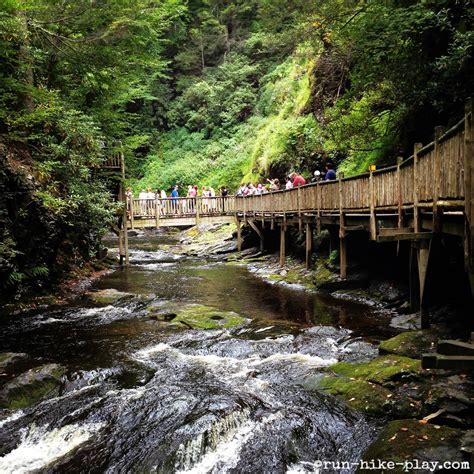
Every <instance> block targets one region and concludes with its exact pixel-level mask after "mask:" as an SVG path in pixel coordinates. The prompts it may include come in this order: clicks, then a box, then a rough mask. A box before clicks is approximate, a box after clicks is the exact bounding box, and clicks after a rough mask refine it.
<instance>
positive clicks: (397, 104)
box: [0, 0, 474, 297]
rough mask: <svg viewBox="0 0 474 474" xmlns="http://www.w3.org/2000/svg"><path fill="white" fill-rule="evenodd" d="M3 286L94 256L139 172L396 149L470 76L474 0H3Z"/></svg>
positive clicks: (183, 173) (175, 176) (265, 167)
mask: <svg viewBox="0 0 474 474" xmlns="http://www.w3.org/2000/svg"><path fill="white" fill-rule="evenodd" d="M0 7H1V8H0V62H1V64H2V67H1V69H0V162H1V163H0V289H1V291H2V295H3V296H8V297H11V296H21V294H22V293H24V292H25V291H27V290H30V289H38V288H42V287H45V286H48V285H49V284H50V283H51V282H54V281H56V280H57V279H58V278H60V277H61V276H62V275H64V273H65V272H68V271H70V270H71V269H72V268H77V267H80V266H82V265H84V264H86V263H87V262H89V261H90V260H92V259H94V258H95V256H96V254H97V252H98V251H99V250H100V247H101V244H100V240H101V237H102V235H103V234H104V232H106V231H107V230H108V228H109V227H110V224H111V223H112V221H113V219H114V215H115V214H116V212H117V209H116V206H115V205H114V204H113V203H112V202H111V199H110V196H109V194H108V193H109V189H110V186H108V183H107V181H106V180H104V179H103V178H102V177H101V175H100V173H99V172H97V170H98V169H99V168H100V163H101V162H102V161H103V160H104V159H105V157H106V155H107V154H108V153H110V151H111V150H112V149H113V147H114V146H115V144H117V143H118V142H121V143H122V144H123V147H124V151H125V156H126V162H127V170H128V176H127V179H128V181H129V184H130V185H131V186H133V188H134V190H135V191H138V190H139V189H141V188H143V187H152V188H164V189H169V188H170V187H171V186H172V185H174V184H176V183H177V184H180V185H182V186H186V185H188V184H201V185H203V184H204V185H213V186H215V187H217V186H220V185H226V186H229V187H230V188H231V189H233V188H235V187H236V186H237V185H238V184H239V183H240V182H241V181H253V180H261V179H264V178H267V177H279V178H281V177H283V176H284V175H285V174H287V173H288V172H289V171H290V170H293V169H295V170H298V171H300V172H302V173H303V174H306V175H307V176H309V175H310V174H311V173H312V172H313V171H314V170H315V169H318V168H319V169H322V167H323V166H324V164H325V163H326V162H327V161H329V160H330V161H332V162H334V163H335V164H336V165H337V166H338V168H339V169H340V170H343V171H345V173H346V174H347V175H350V174H355V173H358V172H360V171H365V170H366V168H367V166H368V165H369V164H373V163H376V164H379V165H382V164H386V163H392V162H394V160H395V158H396V156H398V155H400V154H403V155H407V154H409V153H410V152H411V147H412V146H413V142H415V141H425V142H426V141H429V140H431V138H432V131H433V127H434V126H436V125H438V124H449V123H453V122H454V121H456V120H457V119H458V118H459V117H460V115H461V113H462V107H463V103H464V101H465V99H466V98H467V97H468V96H469V95H470V94H471V93H472V91H473V90H474V88H473V85H474V84H473V83H474V79H473V78H474V67H473V63H474V61H473V47H474V33H473V29H472V23H473V17H474V12H473V7H472V4H471V2H470V1H469V0H422V1H412V0H388V1H387V0H373V1H370V2H368V1H364V0H323V1H318V2H314V1H308V0H290V1H287V0H285V1H283V0H187V1H186V0H160V1H150V0H108V1H107V2H104V1H97V0H92V1H91V0H78V1H75V2H68V1H65V0H60V1H51V0H25V1H20V0H0Z"/></svg>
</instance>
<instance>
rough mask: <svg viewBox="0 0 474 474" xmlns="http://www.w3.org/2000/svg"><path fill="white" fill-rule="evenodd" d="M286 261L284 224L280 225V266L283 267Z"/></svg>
mask: <svg viewBox="0 0 474 474" xmlns="http://www.w3.org/2000/svg"><path fill="white" fill-rule="evenodd" d="M285 262H286V226H285V225H284V224H282V225H281V227H280V267H284V266H285Z"/></svg>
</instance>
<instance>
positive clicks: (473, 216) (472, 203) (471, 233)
mask: <svg viewBox="0 0 474 474" xmlns="http://www.w3.org/2000/svg"><path fill="white" fill-rule="evenodd" d="M464 112H465V114H464V150H463V151H464V206H465V219H466V226H465V229H466V230H465V239H464V241H465V244H464V255H465V264H466V271H467V273H468V275H469V279H470V282H471V292H472V295H474V254H473V252H474V194H473V187H474V166H473V161H474V145H473V143H474V131H473V121H474V99H473V98H472V97H471V98H470V99H469V100H468V101H467V102H466V106H465V111H464Z"/></svg>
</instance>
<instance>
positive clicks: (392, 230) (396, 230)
mask: <svg viewBox="0 0 474 474" xmlns="http://www.w3.org/2000/svg"><path fill="white" fill-rule="evenodd" d="M413 232H414V229H413V227H381V228H380V229H379V237H383V236H386V235H398V234H410V233H413Z"/></svg>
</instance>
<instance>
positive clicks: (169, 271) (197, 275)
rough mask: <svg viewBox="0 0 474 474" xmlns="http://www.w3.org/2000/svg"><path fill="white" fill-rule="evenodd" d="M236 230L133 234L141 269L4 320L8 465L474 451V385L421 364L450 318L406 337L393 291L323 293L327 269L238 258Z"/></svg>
mask: <svg viewBox="0 0 474 474" xmlns="http://www.w3.org/2000/svg"><path fill="white" fill-rule="evenodd" d="M207 230H209V229H207ZM233 231H234V229H233V228H232V226H221V227H218V228H215V229H212V232H205V233H202V232H199V231H198V230H196V229H191V230H190V231H187V232H185V233H179V234H178V233H175V234H171V235H170V234H166V235H161V234H158V235H147V234H143V235H137V236H136V237H132V239H131V243H132V244H131V247H132V263H133V265H132V267H131V268H130V269H127V270H119V269H117V270H116V271H115V272H113V273H112V274H110V275H108V276H105V277H104V278H103V279H102V280H100V281H98V282H96V283H95V285H94V287H93V288H92V291H90V292H89V293H88V294H86V295H85V296H84V297H83V298H82V299H80V300H78V301H75V302H74V303H71V304H70V305H69V306H67V307H63V308H51V309H39V310H36V311H34V312H29V313H25V314H20V315H15V316H13V315H10V316H4V317H3V318H2V320H1V323H0V324H1V326H2V332H1V337H0V342H1V343H2V347H3V348H5V350H6V351H8V353H4V354H3V355H2V356H1V357H0V373H1V379H0V383H1V388H0V404H1V405H0V440H1V443H0V445H1V448H0V470H1V471H2V472H32V471H35V470H42V471H44V470H46V471H47V470H52V471H58V470H66V471H71V472H84V466H93V467H91V468H90V469H89V468H87V469H89V470H93V471H96V472H116V471H119V472H120V471H124V472H128V471H137V470H138V471H143V472H319V469H320V467H321V464H320V463H321V461H326V462H330V463H333V464H332V467H331V466H329V467H328V468H327V469H326V470H325V471H324V472H355V471H356V470H357V469H358V467H360V464H359V463H360V461H361V460H362V459H365V460H375V459H382V460H394V461H397V462H405V461H406V460H411V459H419V460H425V461H432V462H433V461H437V462H444V461H451V462H459V463H461V462H463V461H464V460H465V459H466V458H467V457H468V451H469V450H470V441H469V439H470V434H471V433H470V431H469V430H470V428H471V427H472V426H473V419H472V404H473V398H472V394H473V385H472V378H471V377H470V376H468V375H466V374H455V373H440V372H438V371H424V370H422V369H421V367H420V361H419V358H420V356H421V354H422V353H423V352H424V351H429V350H430V349H431V348H432V347H433V344H435V342H436V340H437V337H438V334H437V332H436V329H435V330H432V331H419V330H413V331H403V332H401V330H400V327H398V328H397V327H394V326H400V325H402V326H403V325H406V324H416V321H414V322H410V320H409V319H410V318H408V316H406V315H403V316H400V315H397V314H396V313H394V312H393V310H390V311H388V310H387V309H384V307H383V304H382V302H381V301H380V300H379V301H377V302H375V301H373V302H372V304H371V305H367V304H365V303H366V302H367V301H368V300H367V297H365V299H361V295H357V297H358V298H359V300H358V301H354V300H351V299H348V297H346V294H345V293H344V290H343V289H338V290H337V291H338V292H340V293H339V297H336V298H335V297H334V296H332V295H329V294H327V293H324V292H323V293H322V292H321V291H320V290H318V286H319V285H320V283H321V282H323V281H324V282H325V283H327V282H332V283H334V282H337V277H335V276H334V274H333V272H332V271H331V267H330V266H329V265H328V266H324V267H323V268H319V269H318V267H317V268H316V271H313V272H306V270H304V269H303V268H302V266H301V265H300V264H298V263H297V261H292V260H291V259H290V260H289V262H288V263H289V265H288V267H287V268H286V269H280V268H277V267H276V265H275V260H274V258H273V257H272V256H263V255H259V254H258V253H257V252H256V251H255V250H254V249H249V250H247V251H245V252H243V254H240V255H238V254H236V253H235V250H236V246H235V241H234V240H233V237H232V234H233ZM111 245H113V242H111ZM318 272H319V274H318ZM332 290H333V291H334V288H333V289H332ZM348 294H349V295H350V293H348ZM341 295H343V297H341ZM336 296H337V295H336ZM400 317H402V318H404V319H403V321H401V320H400V319H397V318H400ZM463 447H464V451H465V453H464V454H463V452H462V451H461V448H463ZM336 463H343V464H339V465H337V464H336ZM335 466H336V467H335ZM337 466H339V468H338V467H337ZM420 466H421V465H420ZM420 469H421V468H420ZM401 470H402V467H400V469H399V472H401ZM393 472H397V470H394V471H393ZM418 472H426V471H423V469H421V470H418Z"/></svg>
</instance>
